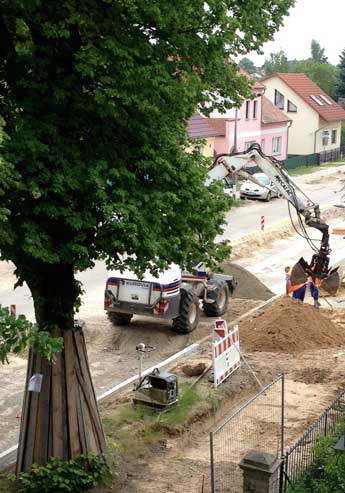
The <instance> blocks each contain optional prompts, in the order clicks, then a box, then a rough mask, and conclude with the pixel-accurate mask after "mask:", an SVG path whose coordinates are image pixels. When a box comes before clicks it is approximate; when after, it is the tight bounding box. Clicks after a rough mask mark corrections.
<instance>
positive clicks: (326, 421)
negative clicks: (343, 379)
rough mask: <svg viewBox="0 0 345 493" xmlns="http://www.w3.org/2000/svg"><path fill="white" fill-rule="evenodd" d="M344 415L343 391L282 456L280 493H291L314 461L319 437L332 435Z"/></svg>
mask: <svg viewBox="0 0 345 493" xmlns="http://www.w3.org/2000/svg"><path fill="white" fill-rule="evenodd" d="M344 414H345V389H344V390H343V391H342V392H341V393H340V394H339V395H338V396H337V397H336V399H334V401H333V402H332V403H331V404H330V406H328V408H327V409H326V410H325V411H324V412H323V413H322V414H321V416H320V417H319V418H318V419H317V420H316V421H315V422H314V423H313V424H312V425H311V426H310V427H309V428H308V429H307V431H306V432H305V433H304V435H303V436H302V437H301V438H300V439H299V440H298V441H297V442H296V443H295V444H294V445H293V446H292V447H291V448H290V449H289V450H288V451H287V452H286V453H285V454H284V456H283V464H282V469H281V478H280V490H279V491H280V493H285V492H286V491H291V492H293V486H294V485H296V484H297V483H298V482H299V481H300V480H301V479H302V478H303V475H304V474H305V472H306V471H307V469H308V468H310V467H311V466H312V465H313V463H314V459H315V445H316V444H317V440H318V438H319V437H320V435H332V434H333V433H334V431H335V428H336V425H337V424H338V422H339V421H340V418H341V417H343V416H344Z"/></svg>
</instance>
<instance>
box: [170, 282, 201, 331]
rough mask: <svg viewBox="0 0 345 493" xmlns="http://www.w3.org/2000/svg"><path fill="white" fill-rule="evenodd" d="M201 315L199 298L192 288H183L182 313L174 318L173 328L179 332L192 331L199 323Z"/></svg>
mask: <svg viewBox="0 0 345 493" xmlns="http://www.w3.org/2000/svg"><path fill="white" fill-rule="evenodd" d="M199 316H200V308H199V298H198V297H197V296H196V295H195V294H194V293H193V291H192V290H191V289H186V288H181V300H180V314H179V316H178V317H176V318H174V319H173V325H172V328H173V330H174V331H175V332H178V333H179V334H188V333H189V332H192V331H193V330H194V329H195V328H196V327H197V325H198V323H199Z"/></svg>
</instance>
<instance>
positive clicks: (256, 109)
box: [253, 100, 258, 119]
mask: <svg viewBox="0 0 345 493" xmlns="http://www.w3.org/2000/svg"><path fill="white" fill-rule="evenodd" d="M257 111H258V102H257V101H256V100H255V101H253V118H254V119H255V118H256V116H257Z"/></svg>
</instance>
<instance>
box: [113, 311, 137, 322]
mask: <svg viewBox="0 0 345 493" xmlns="http://www.w3.org/2000/svg"><path fill="white" fill-rule="evenodd" d="M132 317H133V315H132V314H131V313H120V312H108V318H109V320H110V321H111V323H112V324H113V325H127V324H129V322H130V321H131V319H132Z"/></svg>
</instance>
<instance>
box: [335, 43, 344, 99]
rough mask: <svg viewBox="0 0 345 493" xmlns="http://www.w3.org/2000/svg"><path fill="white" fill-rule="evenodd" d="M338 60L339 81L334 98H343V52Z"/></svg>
mask: <svg viewBox="0 0 345 493" xmlns="http://www.w3.org/2000/svg"><path fill="white" fill-rule="evenodd" d="M339 58H340V60H339V65H338V67H339V81H338V85H337V89H336V98H345V50H343V51H342V53H341V55H340V57H339Z"/></svg>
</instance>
